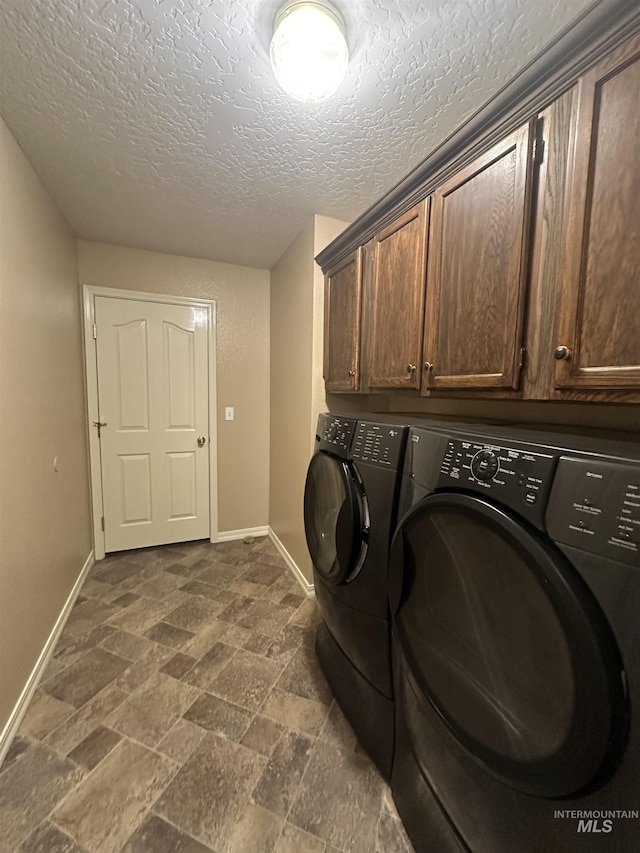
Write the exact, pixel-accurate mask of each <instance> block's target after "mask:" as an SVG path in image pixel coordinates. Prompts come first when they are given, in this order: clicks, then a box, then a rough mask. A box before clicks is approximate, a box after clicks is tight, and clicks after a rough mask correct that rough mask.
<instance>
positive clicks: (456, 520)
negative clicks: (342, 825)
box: [389, 427, 640, 853]
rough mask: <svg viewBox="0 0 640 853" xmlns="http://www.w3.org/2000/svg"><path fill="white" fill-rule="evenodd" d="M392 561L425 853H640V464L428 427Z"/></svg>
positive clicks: (416, 823) (406, 811) (403, 782)
mask: <svg viewBox="0 0 640 853" xmlns="http://www.w3.org/2000/svg"><path fill="white" fill-rule="evenodd" d="M401 507H402V517H401V519H400V521H399V524H398V529H397V532H396V534H395V536H394V540H393V545H392V548H391V554H390V562H389V596H390V606H391V617H392V646H393V660H394V686H395V702H396V735H395V754H394V760H393V770H392V776H391V787H392V792H393V796H394V800H395V802H396V805H397V807H398V810H399V813H400V816H401V817H402V819H403V822H404V823H405V826H406V828H407V831H408V834H409V836H410V838H411V840H412V842H413V844H414V847H415V850H416V853H427V851H428V852H429V853H431V851H433V850H437V851H438V853H449V851H456V853H458V851H463V850H471V851H473V853H513V851H515V850H517V851H518V853H571V851H574V850H575V851H578V850H585V851H586V850H588V851H589V853H598V851H602V853H605V851H606V853H614V851H615V853H623V851H631V850H638V849H640V817H639V815H638V811H637V810H638V808H640V715H639V712H638V709H639V708H640V627H639V626H640V620H639V619H638V613H639V612H640V448H639V445H638V444H637V443H635V442H612V441H607V440H604V439H602V440H597V439H593V438H589V439H586V438H582V437H579V436H574V437H569V436H567V435H560V434H546V433H543V432H529V431H526V430H522V429H517V428H499V427H492V428H487V429H486V430H482V431H479V432H477V433H476V434H474V435H469V434H462V433H456V432H453V431H452V432H450V433H448V434H447V433H443V432H441V431H439V430H431V429H429V428H420V427H413V428H411V430H410V431H409V440H408V449H407V453H406V461H405V470H404V476H403V484H402V490H401Z"/></svg>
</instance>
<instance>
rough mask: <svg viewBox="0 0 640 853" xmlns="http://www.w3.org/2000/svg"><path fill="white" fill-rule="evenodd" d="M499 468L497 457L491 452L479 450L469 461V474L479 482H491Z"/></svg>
mask: <svg viewBox="0 0 640 853" xmlns="http://www.w3.org/2000/svg"><path fill="white" fill-rule="evenodd" d="M499 468H500V463H499V462H498V457H497V456H496V454H495V453H493V451H491V450H479V451H478V452H477V453H476V455H475V456H474V457H473V459H472V460H471V473H472V474H473V476H474V477H475V478H476V480H480V481H481V482H484V481H485V480H492V479H493V478H494V477H495V475H496V474H497V473H498V470H499Z"/></svg>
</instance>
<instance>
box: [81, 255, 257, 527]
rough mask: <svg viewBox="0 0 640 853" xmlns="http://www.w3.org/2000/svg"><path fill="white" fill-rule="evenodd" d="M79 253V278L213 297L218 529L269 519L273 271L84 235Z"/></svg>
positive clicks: (127, 287)
mask: <svg viewBox="0 0 640 853" xmlns="http://www.w3.org/2000/svg"><path fill="white" fill-rule="evenodd" d="M78 257H79V264H80V281H81V283H82V284H92V285H95V286H100V287H113V288H119V289H123V290H140V291H145V292H148V293H167V294H171V295H173V296H191V297H198V298H200V299H214V300H215V301H216V315H217V335H216V337H217V395H218V401H217V403H218V412H217V426H218V529H219V531H220V532H224V531H227V530H243V529H246V528H249V527H263V526H265V525H267V524H268V522H269V272H268V270H261V269H253V268H251V267H240V266H234V265H232V264H222V263H217V262H215V261H205V260H199V259H196V258H185V257H181V256H179V255H165V254H162V253H160V252H147V251H143V250H141V249H129V248H124V247H122V246H109V245H105V244H104V243H89V242H85V241H82V240H81V241H79V242H78ZM226 406H233V407H234V408H235V420H233V421H225V420H224V410H225V407H226Z"/></svg>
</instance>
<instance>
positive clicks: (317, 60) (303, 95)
mask: <svg viewBox="0 0 640 853" xmlns="http://www.w3.org/2000/svg"><path fill="white" fill-rule="evenodd" d="M270 55H271V65H272V66H273V71H274V74H275V75H276V80H277V81H278V83H279V84H280V85H281V86H282V88H283V89H284V91H285V92H286V93H287V94H288V95H291V97H292V98H295V99H296V100H297V101H326V100H327V98H330V97H331V95H333V93H334V92H335V91H336V89H337V88H338V86H339V85H340V83H341V82H342V79H343V78H344V75H345V72H346V70H347V65H348V63H349V48H348V47H347V42H346V39H345V27H344V21H343V20H342V17H341V16H340V13H339V12H338V10H337V9H336V8H335V6H333V5H332V4H331V3H328V2H326V0H289V2H287V3H285V4H284V6H282V8H281V9H280V11H279V12H278V14H277V15H276V17H275V21H274V22H273V38H272V39H271V50H270Z"/></svg>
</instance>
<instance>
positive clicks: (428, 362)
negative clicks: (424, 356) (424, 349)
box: [423, 361, 433, 373]
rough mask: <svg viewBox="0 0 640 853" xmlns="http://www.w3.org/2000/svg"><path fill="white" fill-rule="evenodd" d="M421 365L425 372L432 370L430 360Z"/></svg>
mask: <svg viewBox="0 0 640 853" xmlns="http://www.w3.org/2000/svg"><path fill="white" fill-rule="evenodd" d="M423 367H424V372H425V373H428V372H429V371H430V370H433V364H432V363H431V362H430V361H425V363H424V365H423Z"/></svg>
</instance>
